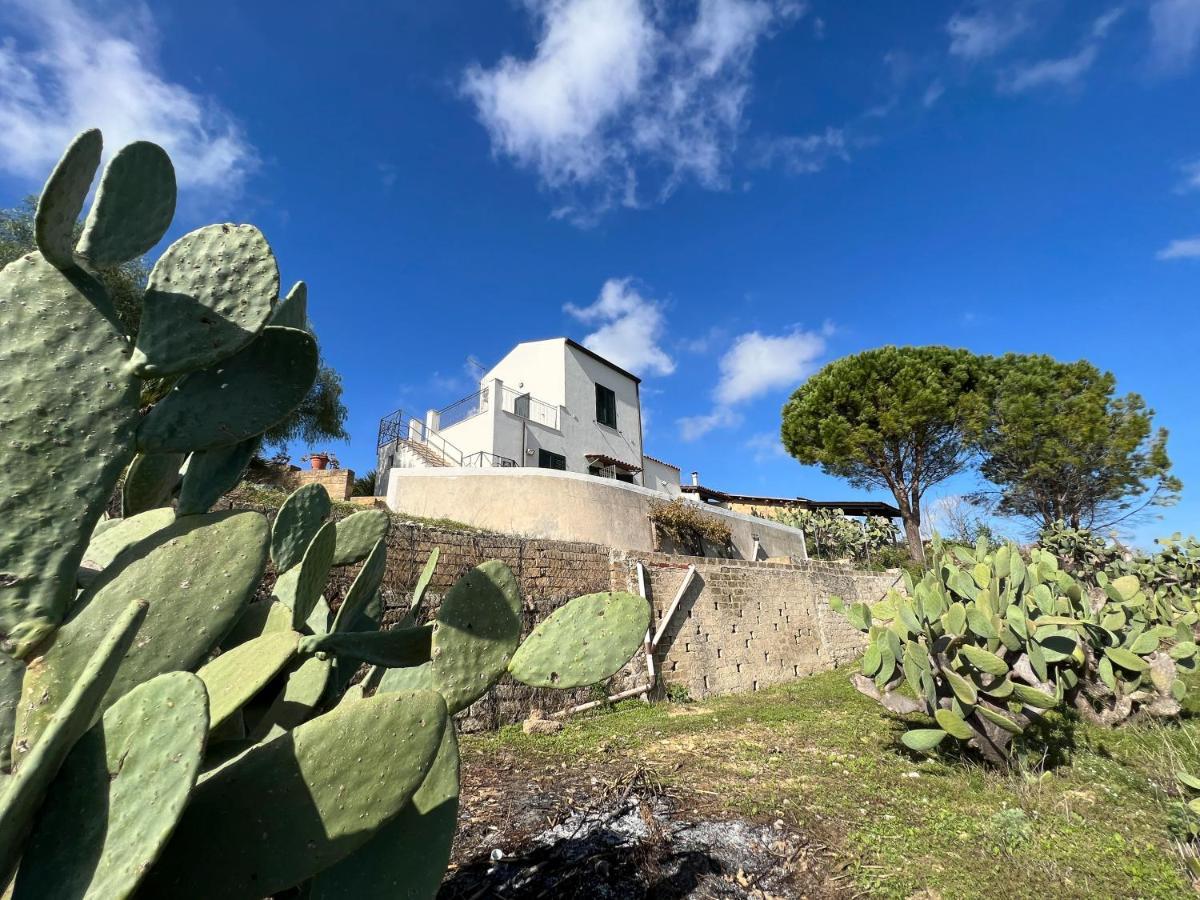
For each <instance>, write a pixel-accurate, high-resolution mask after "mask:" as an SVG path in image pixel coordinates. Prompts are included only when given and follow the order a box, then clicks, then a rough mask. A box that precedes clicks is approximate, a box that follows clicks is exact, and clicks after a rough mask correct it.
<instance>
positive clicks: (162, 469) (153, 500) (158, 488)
mask: <svg viewBox="0 0 1200 900" xmlns="http://www.w3.org/2000/svg"><path fill="white" fill-rule="evenodd" d="M183 460H184V455H183V454H182V453H151V454H145V453H139V454H138V455H137V456H135V457H134V458H133V462H131V463H130V464H129V468H128V469H127V470H126V471H125V483H124V484H122V485H121V515H123V516H136V515H137V514H138V513H142V512H145V511H146V510H148V509H157V508H158V507H161V506H167V505H169V504H170V502H171V494H172V492H174V490H175V486H176V485H178V484H179V469H180V467H182V466H183Z"/></svg>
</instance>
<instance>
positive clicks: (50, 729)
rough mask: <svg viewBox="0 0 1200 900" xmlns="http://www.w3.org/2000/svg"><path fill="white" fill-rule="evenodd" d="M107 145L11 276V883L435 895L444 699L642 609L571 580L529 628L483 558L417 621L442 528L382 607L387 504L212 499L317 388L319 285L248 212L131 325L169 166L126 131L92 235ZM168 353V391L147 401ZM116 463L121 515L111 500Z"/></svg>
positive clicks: (6, 853)
mask: <svg viewBox="0 0 1200 900" xmlns="http://www.w3.org/2000/svg"><path fill="white" fill-rule="evenodd" d="M100 158H101V137H100V134H99V132H96V131H89V132H85V133H84V134H82V135H80V136H79V138H77V139H76V141H75V142H74V143H73V144H72V145H71V147H70V148H68V150H67V153H66V155H65V156H64V157H63V160H62V161H61V162H60V163H59V165H58V166H57V167H56V168H55V170H54V172H53V173H52V174H51V176H50V178H49V180H48V181H47V183H46V188H45V190H44V191H43V194H42V197H41V199H40V201H39V205H38V211H37V216H36V222H35V231H36V236H37V245H38V248H39V249H38V252H35V253H31V254H29V255H28V256H26V257H24V258H22V259H19V260H17V261H15V262H14V263H12V264H11V265H9V266H7V267H6V268H4V269H3V271H0V396H3V397H4V403H2V404H0V431H2V432H3V434H4V440H3V441H0V471H3V472H4V473H5V484H4V490H0V742H2V744H3V746H0V751H2V752H0V779H3V780H2V781H0V885H3V884H6V883H8V881H9V879H10V876H11V875H12V873H13V871H14V870H18V871H19V876H18V878H17V880H16V882H15V883H14V885H13V890H14V892H15V893H14V896H16V897H42V896H71V897H79V896H86V897H129V896H134V895H137V896H170V897H188V896H195V897H206V898H207V897H218V896H219V897H247V898H256V900H257V898H261V897H263V896H265V895H269V894H273V893H278V892H282V891H290V890H297V891H300V892H301V893H303V894H305V895H306V896H321V897H332V896H361V895H362V894H363V891H366V892H367V893H371V892H378V888H379V886H380V885H395V886H397V889H398V890H400V891H402V892H403V893H404V895H405V896H414V897H415V896H432V895H433V894H434V893H435V892H436V889H437V884H438V881H439V880H440V877H441V873H442V871H443V869H444V867H445V865H446V863H447V861H448V859H449V855H450V845H451V841H452V840H453V836H454V828H455V818H456V813H457V803H458V791H459V784H458V752H457V744H456V741H455V737H454V729H453V724H452V723H451V722H450V721H449V716H450V715H451V714H452V713H453V712H454V711H456V710H459V709H462V708H464V707H465V706H466V705H467V704H469V703H471V702H472V701H473V700H475V699H477V698H478V697H480V696H481V695H482V694H483V693H484V692H485V691H487V690H488V688H489V687H490V686H491V685H492V684H494V683H495V681H496V680H497V679H498V678H500V677H501V676H502V675H504V674H505V673H506V672H507V671H511V673H512V675H513V677H516V678H519V679H525V680H527V681H529V682H530V683H537V684H544V683H545V684H550V685H551V686H558V687H567V686H570V685H576V684H585V683H587V682H588V681H589V680H592V679H594V680H602V679H604V678H607V677H608V676H609V675H611V674H612V673H613V672H614V671H616V670H617V669H618V668H620V666H621V665H623V664H624V663H625V662H626V661H627V659H628V658H629V656H630V655H631V654H632V652H633V650H634V649H635V648H636V647H637V646H638V644H639V643H640V640H641V636H642V633H643V632H644V631H645V628H646V623H647V621H648V617H649V609H648V606H647V604H646V602H645V601H644V600H642V599H641V598H637V597H631V596H629V595H596V596H592V597H581V598H579V599H578V600H575V601H572V602H571V603H569V604H567V605H566V606H565V607H564V608H563V609H562V610H560V611H559V612H557V613H555V615H554V616H551V617H550V619H549V620H548V621H547V622H545V623H543V626H542V627H540V628H539V629H538V630H536V631H535V632H534V634H533V635H532V636H531V637H530V638H529V639H528V641H527V642H526V644H525V645H521V644H520V633H521V607H522V604H521V598H520V593H519V590H518V586H517V581H516V578H515V577H514V576H513V574H512V572H510V571H509V570H508V569H507V568H506V567H505V566H504V565H503V564H501V563H499V562H497V561H492V562H488V563H484V564H483V565H482V566H479V567H477V568H476V569H474V570H472V571H471V572H468V573H467V574H466V575H464V576H463V577H462V578H461V579H460V580H459V582H458V583H457V584H455V585H454V587H453V588H451V590H450V591H449V593H448V594H447V596H446V597H445V598H444V600H443V602H442V603H441V605H440V608H439V609H438V611H437V614H436V615H435V616H434V618H433V621H432V622H429V623H426V624H421V622H420V620H421V619H422V618H423V606H422V601H423V599H424V596H425V593H426V589H427V588H428V586H429V584H430V581H431V579H432V578H433V575H434V570H435V568H436V565H437V559H438V555H437V551H436V550H435V551H434V554H433V555H432V557H431V558H430V561H429V563H428V564H427V565H426V567H425V569H424V571H423V572H422V574H421V576H420V579H419V581H418V584H417V586H416V590H415V591H414V594H413V597H412V599H411V602H410V604H409V608H408V609H407V610H406V611H405V616H404V619H403V620H402V621H401V623H400V624H399V625H398V626H397V627H394V628H390V629H384V628H383V627H382V622H383V611H384V609H383V606H384V595H385V591H384V582H385V578H386V574H387V540H386V538H387V530H388V526H389V524H390V518H389V517H388V515H387V514H386V513H384V512H382V511H379V510H370V511H364V512H359V513H356V514H354V515H351V516H349V517H346V518H344V519H342V520H341V521H340V522H338V523H336V524H335V523H333V522H330V521H328V520H329V518H330V513H331V508H330V501H329V498H328V496H327V495H326V493H325V492H324V490H323V489H322V488H319V487H315V486H314V487H307V488H302V489H301V490H300V491H297V492H296V493H295V494H293V495H292V496H291V497H290V498H289V499H288V501H287V502H286V503H285V504H284V505H283V508H282V509H281V510H280V512H279V515H278V516H277V517H276V519H275V522H274V526H273V527H272V526H270V525H269V524H268V522H267V519H266V518H265V517H264V516H262V515H260V514H259V513H257V512H239V511H222V512H210V509H211V507H212V506H213V504H214V503H215V502H216V501H217V500H218V499H219V498H220V497H221V496H222V495H223V494H224V493H225V492H226V491H228V490H229V489H230V488H231V487H233V486H234V485H235V484H237V482H238V480H239V479H240V477H241V474H242V472H243V470H244V468H245V466H246V465H247V463H248V462H249V460H250V458H251V457H252V456H253V454H254V453H255V452H256V450H257V448H258V445H259V437H260V435H262V434H263V433H264V432H265V431H266V430H267V429H268V428H270V427H271V426H273V425H274V424H276V423H278V422H280V421H282V420H283V419H284V418H286V417H287V416H288V415H290V414H291V413H292V412H293V411H294V410H295V409H296V408H297V406H298V405H299V404H300V403H301V402H302V400H303V399H304V397H305V396H306V394H307V393H308V391H309V390H310V389H311V387H312V385H313V383H314V380H315V378H316V374H317V358H318V354H317V345H316V341H315V338H314V336H313V334H312V332H311V329H310V325H309V322H308V314H307V302H308V297H307V289H306V288H305V286H304V284H303V282H301V283H298V284H297V285H296V286H295V287H294V288H293V289H292V291H291V292H290V293H289V294H288V296H287V298H286V299H285V300H283V301H279V300H278V299H277V294H278V291H279V274H278V266H277V264H276V262H275V258H274V255H273V254H272V252H271V249H270V247H269V246H268V245H267V243H266V240H265V238H264V237H263V236H262V234H261V233H259V232H258V231H257V230H256V229H254V228H253V227H251V226H247V225H213V226H208V227H206V228H201V229H199V230H197V231H193V232H191V233H190V234H187V235H184V236H183V237H181V238H180V239H179V240H177V241H176V242H175V243H173V244H172V245H171V246H170V247H169V248H168V249H167V251H166V252H165V253H164V254H163V256H162V258H160V260H159V261H158V263H157V264H156V265H155V266H154V269H153V272H152V275H151V277H150V283H149V286H148V290H147V292H146V296H145V299H144V307H143V311H142V316H141V323H142V324H141V326H140V330H139V333H138V335H137V337H136V341H132V340H131V339H130V338H129V337H127V336H126V335H125V334H124V333H123V331H122V329H121V327H120V326H119V324H118V322H117V318H116V316H115V314H114V312H113V309H112V304H111V303H110V301H109V299H108V297H107V296H105V293H104V288H103V286H102V284H101V283H100V281H99V280H98V278H97V277H96V276H95V274H94V273H93V269H92V267H100V266H109V265H112V264H114V263H118V262H121V261H124V260H128V259H131V258H134V257H137V256H139V255H141V254H142V253H145V252H147V251H148V250H150V249H151V248H152V247H153V246H154V245H155V244H157V243H158V242H159V240H161V238H162V236H163V235H164V234H165V232H166V230H167V228H168V226H169V225H170V222H171V217H172V214H173V212H174V207H175V179H174V171H173V169H172V168H171V163H170V160H169V159H168V158H167V155H166V154H165V153H164V152H163V151H162V150H161V149H160V148H158V147H156V146H155V145H153V144H148V143H145V142H138V143H135V144H131V145H129V146H128V147H126V148H124V149H122V150H120V151H118V152H117V153H116V154H115V155H114V156H113V158H112V160H111V162H110V163H109V164H108V166H107V168H106V169H105V172H104V175H103V177H102V179H101V182H100V187H99V189H98V191H97V195H96V200H95V203H94V204H93V207H92V210H91V212H90V213H89V214H88V217H87V221H86V224H85V226H84V229H83V235H82V238H81V239H80V241H79V243H78V246H76V245H75V243H74V241H73V239H72V234H73V228H74V226H75V223H76V220H77V218H78V217H79V215H80V214H81V212H82V210H83V206H84V201H85V198H86V196H87V193H88V191H89V189H90V186H91V183H92V181H93V179H94V176H95V172H96V169H97V168H98V166H99V164H100ZM151 377H153V378H164V377H166V378H169V379H171V385H170V389H169V391H168V392H167V393H166V395H165V396H163V398H162V399H161V400H159V401H158V402H157V403H155V404H154V405H153V406H152V407H151V408H150V409H149V410H148V411H143V410H139V408H138V402H139V396H140V393H141V391H140V388H141V385H142V381H143V379H145V378H151ZM122 472H124V477H125V480H124V484H123V489H122V494H121V500H122V510H123V512H124V513H125V516H126V518H122V519H116V520H104V521H101V515H102V512H103V510H104V508H105V506H106V504H107V502H108V501H109V499H110V498H111V497H112V496H113V494H114V492H115V489H116V486H117V484H118V481H119V479H120V477H121V474H122ZM269 563H273V564H274V569H275V575H276V580H275V582H274V588H273V590H272V591H267V590H265V589H264V587H263V581H262V579H263V577H264V574H265V573H266V570H267V567H268V564H269ZM347 566H356V567H357V571H356V572H355V573H354V578H353V583H352V585H351V587H350V588H349V590H348V591H347V592H346V594H345V596H344V597H341V598H340V604H339V603H338V602H337V599H338V595H337V594H336V593H333V592H332V591H331V590H330V585H329V581H330V578H331V572H333V571H336V570H337V569H339V568H344V567H347ZM267 594H271V595H272V596H269V597H268V596H266V595H267ZM256 597H264V598H265V599H257V600H256V599H255V598H256ZM327 597H329V598H331V599H333V600H334V603H333V606H334V607H335V608H334V609H333V610H331V609H330V603H329V602H328V601H327V599H326V598H327ZM589 635H591V637H592V638H593V639H594V640H589V639H588V636H589ZM364 662H366V663H370V664H373V665H374V666H375V667H376V668H375V669H374V670H373V671H372V672H371V673H370V675H369V676H368V677H367V678H366V679H364V680H363V681H362V682H360V683H359V684H356V685H355V686H354V687H353V688H350V689H347V687H348V685H349V682H350V681H351V679H352V677H353V676H354V675H355V673H356V672H357V671H358V670H359V668H360V667H361V665H362V664H363V663H364ZM402 688H403V690H401V689H402ZM214 860H217V861H219V864H214Z"/></svg>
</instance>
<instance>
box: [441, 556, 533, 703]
mask: <svg viewBox="0 0 1200 900" xmlns="http://www.w3.org/2000/svg"><path fill="white" fill-rule="evenodd" d="M520 637H521V595H520V590H519V588H518V587H517V579H516V578H515V577H514V576H513V573H512V570H511V569H509V568H508V566H506V565H504V563H502V562H500V561H499V560H494V559H493V560H489V561H488V562H485V563H483V564H482V565H479V566H476V567H475V568H473V569H471V570H470V571H469V572H467V574H465V575H464V576H462V578H460V579H458V581H457V582H455V584H454V586H453V587H452V588H450V590H449V591H447V592H446V597H445V599H444V600H442V605H441V608H440V609H438V614H437V619H436V621H435V622H434V625H433V650H432V656H433V668H432V672H433V682H434V685H435V686H436V688H437V690H438V691H440V692H441V694H442V696H443V697H445V698H446V706H447V708H448V709H449V710H450V712H451V714H453V713H456V712H458V711H459V710H461V709H466V708H467V707H468V706H470V705H471V704H472V703H474V702H475V701H476V700H478V699H479V698H480V697H482V696H483V695H484V693H485V692H486V691H487V689H488V688H489V687H491V685H492V682H493V681H495V680H496V678H497V677H498V676H499V675H500V674H501V673H502V672H503V671H504V667H505V666H506V665H507V664H508V660H509V659H510V658H511V657H512V653H513V650H515V649H516V647H517V641H518V640H519V639H520Z"/></svg>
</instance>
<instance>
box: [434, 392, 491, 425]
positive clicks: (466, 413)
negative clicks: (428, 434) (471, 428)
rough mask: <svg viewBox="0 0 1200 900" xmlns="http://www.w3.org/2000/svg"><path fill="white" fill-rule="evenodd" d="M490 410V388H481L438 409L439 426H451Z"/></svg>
mask: <svg viewBox="0 0 1200 900" xmlns="http://www.w3.org/2000/svg"><path fill="white" fill-rule="evenodd" d="M487 411H488V389H487V388H481V389H480V390H478V391H476V392H475V393H473V394H471V395H470V396H469V397H463V398H462V399H461V400H456V401H454V402H453V403H451V404H450V405H449V406H447V407H446V408H445V409H439V410H438V428H449V427H450V426H452V425H457V424H458V423H459V422H464V421H466V420H467V419H469V418H471V417H472V416H477V415H479V414H480V413H485V412H487Z"/></svg>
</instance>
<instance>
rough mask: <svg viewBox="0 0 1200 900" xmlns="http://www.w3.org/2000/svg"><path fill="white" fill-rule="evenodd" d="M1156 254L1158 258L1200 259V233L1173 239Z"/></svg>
mask: <svg viewBox="0 0 1200 900" xmlns="http://www.w3.org/2000/svg"><path fill="white" fill-rule="evenodd" d="M1156 256H1157V258H1158V259H1200V235H1197V236H1196V237H1190V238H1180V239H1179V240H1177V241H1171V243H1169V244H1167V246H1165V247H1163V248H1162V249H1161V250H1159V251H1158V253H1157V254H1156Z"/></svg>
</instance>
